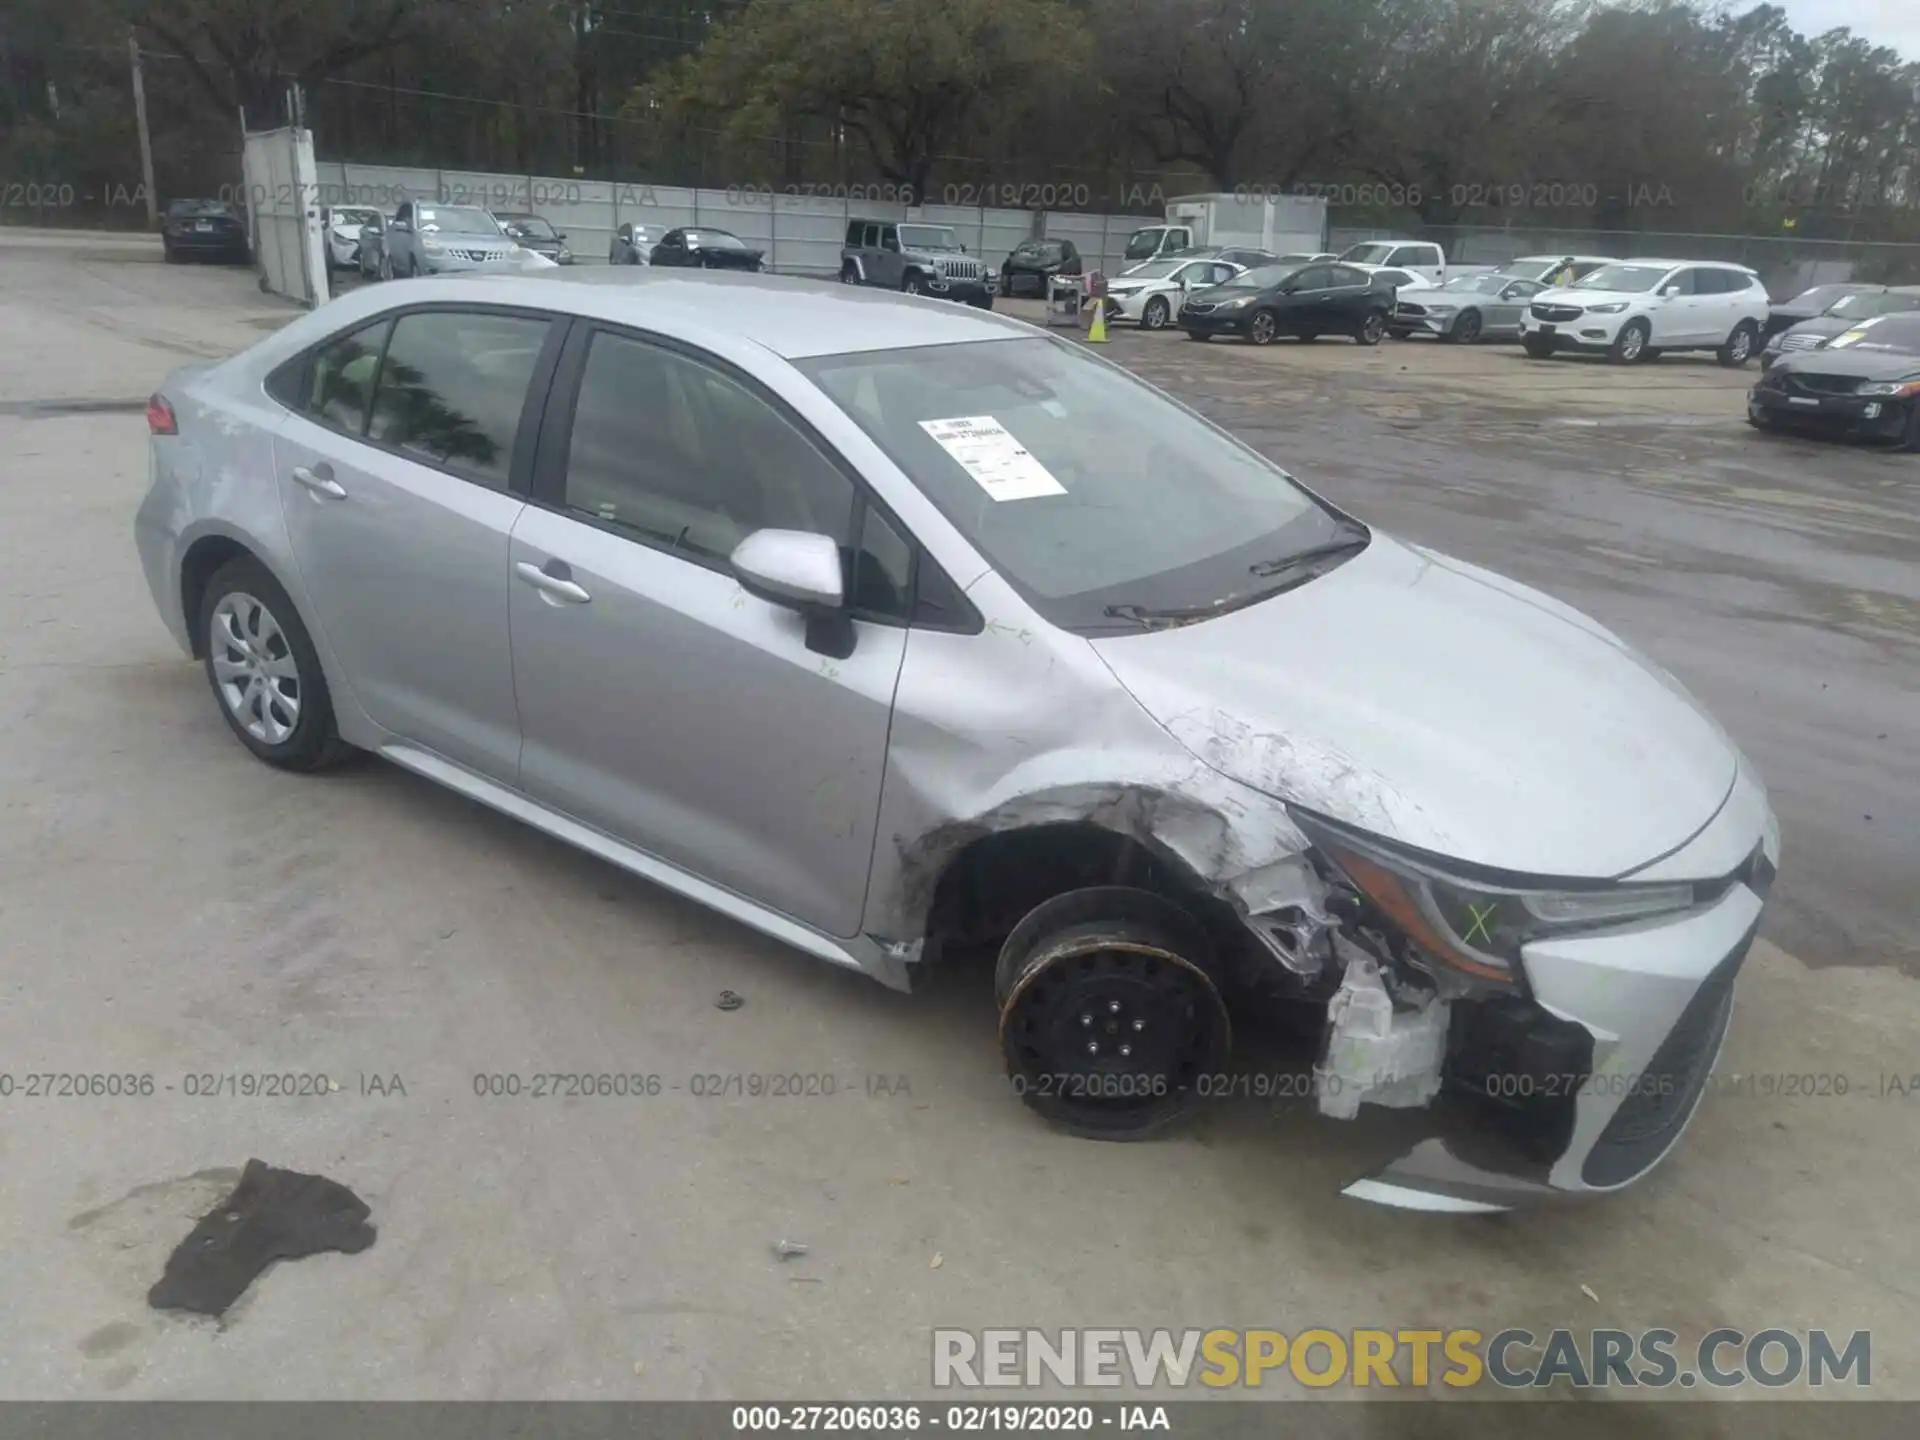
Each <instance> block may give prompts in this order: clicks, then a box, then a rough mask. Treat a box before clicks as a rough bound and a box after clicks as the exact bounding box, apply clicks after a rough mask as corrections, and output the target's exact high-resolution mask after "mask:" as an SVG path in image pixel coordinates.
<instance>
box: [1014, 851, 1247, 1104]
mask: <svg viewBox="0 0 1920 1440" xmlns="http://www.w3.org/2000/svg"><path fill="white" fill-rule="evenodd" d="M1221 973H1222V972H1221V968H1220V964H1219V961H1218V960H1217V958H1216V957H1215V955H1214V953H1213V947H1212V945H1211V944H1210V943H1209V941H1208V939H1207V935H1206V932H1205V931H1204V930H1203V929H1202V928H1201V927H1200V925H1199V924H1198V923H1196V922H1195V921H1194V919H1193V917H1192V916H1190V915H1188V914H1187V913H1186V912H1185V911H1184V910H1182V909H1181V908H1180V907H1179V906H1177V905H1175V904H1174V903H1173V902H1172V901H1170V900H1166V899H1163V898H1162V897H1160V896H1158V895H1154V894H1151V893H1149V892H1147V891H1144V890H1131V889H1126V888H1123V887H1120V886H1099V887H1095V888H1092V889H1086V890H1073V891H1068V892H1067V893H1066V894H1063V895H1056V896H1054V897H1053V898H1052V899H1050V900H1047V901H1044V902H1043V903H1041V904H1040V905H1038V906H1036V907H1035V908H1034V909H1033V910H1031V911H1030V912H1028V914H1027V916H1026V917H1025V918H1024V919H1023V920H1021V922H1020V923H1019V924H1018V925H1016V926H1014V928H1013V931H1012V933H1011V934H1009V935H1008V936H1007V939H1006V943H1005V944H1004V945H1002V947H1001V949H1000V958H999V962H998V964H997V965H996V966H995V970H994V999H995V1000H996V1002H997V1003H998V1004H999V1007H1000V1049H1001V1055H1002V1057H1003V1058H1004V1060H1005V1062H1006V1067H1007V1077H1008V1079H1009V1080H1010V1081H1011V1082H1012V1084H1013V1087H1014V1090H1015V1092H1016V1093H1017V1094H1018V1095H1019V1096H1020V1098H1021V1099H1022V1100H1023V1101H1024V1102H1025V1103H1026V1104H1027V1106H1028V1107H1029V1108H1031V1109H1032V1110H1034V1111H1035V1112H1036V1113H1037V1114H1039V1115H1041V1116H1043V1117H1044V1118H1045V1119H1047V1120H1049V1121H1051V1122H1052V1123H1054V1124H1056V1125H1058V1126H1060V1127H1061V1128H1063V1129H1065V1130H1066V1131H1068V1132H1069V1133H1070V1134H1074V1135H1079V1136H1083V1137H1085V1138H1087V1139H1095V1140H1139V1139H1142V1138H1144V1137H1146V1136H1148V1135H1150V1134H1152V1133H1154V1132H1155V1131H1157V1130H1160V1129H1162V1128H1164V1127H1165V1126H1167V1125H1168V1124H1170V1123H1172V1122H1173V1121H1175V1120H1178V1119H1179V1118H1180V1117H1182V1116H1183V1115H1185V1114H1187V1113H1188V1112H1190V1111H1191V1110H1192V1109H1193V1107H1194V1105H1195V1104H1197V1103H1198V1101H1199V1099H1200V1090H1201V1089H1202V1088H1203V1087H1204V1080H1203V1077H1205V1076H1208V1075H1210V1074H1213V1073H1216V1072H1217V1071H1218V1070H1219V1069H1220V1068H1221V1067H1222V1066H1223V1065H1224V1064H1225V1062H1226V1058H1227V1054H1228V1051H1229V1050H1230V1049H1231V1047H1232V1038H1233V1037H1232V1029H1231V1023H1230V1021H1229V1019H1228V1015H1227V1009H1226V1004H1225V1002H1224V1001H1223V1000H1222V998H1221Z"/></svg>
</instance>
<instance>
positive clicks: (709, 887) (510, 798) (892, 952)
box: [377, 740, 911, 990]
mask: <svg viewBox="0 0 1920 1440" xmlns="http://www.w3.org/2000/svg"><path fill="white" fill-rule="evenodd" d="M377 753H378V754H379V755H381V756H382V757H383V758H385V759H388V760H391V761H392V762H393V763H394V764H396V765H398V766H400V767H401V768H403V769H406V770H411V771H413V772H414V774H416V775H420V776H424V777H425V778H426V779H428V780H431V781H433V782H434V783H436V784H439V785H444V786H446V787H447V788H448V789H449V790H453V791H455V792H457V793H459V794H461V795H465V796H466V797H467V798H468V799H470V800H477V801H479V802H480V803H481V804H482V805H485V806H487V807H488V808H489V809H492V810H498V811H499V812H500V813H501V814H503V815H508V816H511V817H512V818H513V819H515V820H520V821H523V822H525V823H526V824H528V825H531V826H533V827H534V828H535V829H536V830H542V831H545V832H546V833H547V834H549V835H551V836H553V837H554V838H555V839H557V840H561V841H564V842H565V843H567V844H569V845H572V846H574V847H576V848H577V849H580V850H584V851H586V852H587V853H588V854H590V855H597V856H599V857H600V858H601V859H602V860H605V861H608V862H609V863H611V864H614V865H617V866H619V867H620V868H621V869H622V870H626V871H628V872H629V873H631V874H634V875H638V876H639V877H640V878H641V879H643V880H650V881H652V882H653V883H654V884H656V885H659V886H662V887H664V888H665V889H668V890H671V891H673V892H674V893H675V894H679V895H684V896H686V897H687V898H688V899H689V900H692V901H693V902H694V903H696V904H699V905H704V906H706V907H707V908H708V909H709V910H717V911H718V912H719V913H720V914H722V915H725V916H727V917H728V918H729V919H731V920H737V921H739V922H740V923H741V924H742V925H746V926H748V927H749V928H751V929H754V930H758V931H759V932H760V933H761V934H763V935H766V936H769V937H771V938H772V939H775V940H778V941H780V942H781V943H782V944H783V945H790V946H792V947H793V948H794V949H796V950H800V951H804V952H805V953H806V954H808V955H812V956H813V957H815V958H816V959H819V960H825V961H827V962H828V963H829V964H833V965H839V966H841V967H843V968H845V969H848V970H857V971H859V972H860V973H861V974H863V975H867V976H870V977H872V978H873V979H875V980H878V981H879V982H880V983H881V984H883V985H885V986H887V987H888V988H889V989H893V990H906V989H909V988H910V986H911V980H910V977H909V974H908V957H907V956H905V955H903V954H901V953H900V952H899V949H898V947H883V946H881V945H880V944H878V943H877V942H875V941H872V940H869V939H868V938H867V937H865V936H858V937H855V938H853V939H850V940H844V939H840V938H837V937H835V936H831V935H823V934H821V933H820V932H819V931H817V930H814V929H813V928H811V927H810V926H806V925H803V924H801V923H800V922H799V921H797V920H794V919H792V918H790V917H788V916H786V915H782V914H780V913H779V912H777V911H774V910H769V909H768V908H766V907H765V906H764V905H761V904H759V903H758V902H756V901H753V900H749V899H747V898H746V897H745V896H744V895H739V894H736V893H735V892H734V891H732V890H728V889H726V888H724V887H723V886H719V885H715V884H714V883H712V882H711V881H709V880H703V879H701V878H700V877H699V876H698V875H695V874H693V873H691V872H690V871H687V870H683V869H681V868H680V867H679V866H677V865H675V864H673V863H671V862H670V861H666V860H662V859H661V858H660V857H659V856H657V855H650V854H648V853H647V852H646V851H644V850H640V849H637V848H635V847H634V846H632V845H629V844H627V843H626V842H625V841H622V840H616V839H615V838H614V837H613V836H611V835H608V834H605V833H604V832H602V831H599V830H596V829H594V828H593V827H592V826H590V825H584V824H582V823H581V822H580V821H578V820H575V819H574V818H573V817H571V816H569V815H565V814H562V813H561V812H560V811H558V810H553V809H550V808H548V807H547V806H545V805H542V804H541V803H540V802H539V801H537V800H534V799H532V798H530V797H528V796H526V795H524V794H522V793H521V792H519V791H517V790H512V789H509V788H508V787H506V786H504V785H501V784H499V783H497V782H495V781H492V780H489V779H487V778H486V777H485V776H483V775H478V774H476V773H474V772H473V771H471V770H469V769H467V768H466V767H465V766H463V765H456V764H454V763H453V762H452V761H451V760H447V759H445V758H444V757H442V756H440V755H436V754H435V753H434V752H432V751H431V750H425V749H422V748H420V747H419V746H417V745H410V744H407V743H406V742H405V741H398V740H395V741H388V742H386V743H384V744H382V745H380V746H379V747H378V748H377Z"/></svg>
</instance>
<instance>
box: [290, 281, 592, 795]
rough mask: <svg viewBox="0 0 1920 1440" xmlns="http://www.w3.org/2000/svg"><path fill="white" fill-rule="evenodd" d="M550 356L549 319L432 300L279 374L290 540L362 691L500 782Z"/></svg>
mask: <svg viewBox="0 0 1920 1440" xmlns="http://www.w3.org/2000/svg"><path fill="white" fill-rule="evenodd" d="M557 356H558V336H557V332H556V331H555V329H554V326H553V324H552V321H551V320H550V318H549V317H547V316H545V315H541V314H535V313H528V312H526V311H517V310H511V309H496V308H489V307H474V306H450V305H428V306H423V307H419V308H415V309H411V310H407V311H403V312H401V313H400V314H399V316H398V317H397V319H391V320H389V319H381V320H379V321H376V322H374V323H372V324H370V325H367V326H365V327H363V328H361V329H358V330H356V331H354V332H353V333H351V334H349V335H346V336H342V337H339V338H337V339H335V340H333V341H330V342H328V343H327V344H325V345H322V346H320V347H318V348H317V349H316V351H315V352H314V354H313V355H312V356H311V357H310V358H309V359H307V360H304V361H302V362H299V363H298V364H296V366H295V367H293V370H292V371H291V372H289V373H287V374H285V375H282V376H281V378H280V384H281V386H282V389H283V391H287V392H290V393H289V398H290V399H291V400H293V401H294V402H295V409H294V412H293V413H292V414H290V415H289V416H288V417H287V419H286V420H285V421H284V422H282V424H281V426H280V428H279V429H278V430H277V431H276V432H275V434H274V441H273V449H274V464H275V469H276V472H277V477H278V485H279V489H280V496H281V506H282V509H283V510H284V512H285V515H286V521H287V534H288V537H289V539H290V541H291V543H292V548H293V555H294V560H295V563H297V564H298V565H299V567H300V573H301V576H302V578H303V580H304V581H305V583H306V588H307V591H308V593H309V594H310V595H311V596H312V603H313V609H314V614H313V615H312V616H311V617H310V618H311V619H312V620H313V621H314V625H315V628H316V629H317V630H318V631H320V633H321V634H322V635H324V636H325V638H326V641H327V644H328V645H329V646H330V647H331V649H332V650H333V653H334V654H335V655H336V656H337V657H338V659H339V662H340V668H341V674H342V675H343V677H344V678H345V680H346V682H347V684H348V685H349V686H350V687H351V689H352V691H353V695H354V698H355V699H357V700H358V701H359V703H360V707H361V708H362V709H363V710H365V711H366V713H367V715H368V717H369V718H370V719H372V720H373V721H374V723H376V724H378V725H380V726H382V727H383V728H384V729H386V730H389V731H391V732H392V733H393V734H395V735H397V736H399V737H401V738H402V739H405V740H408V741H411V742H413V743H414V744H416V745H419V746H422V747H424V748H426V749H428V750H432V751H434V752H435V753H436V754H439V755H441V756H444V757H445V758H447V759H449V760H452V761H454V762H456V763H457V764H460V765H464V766H467V767H468V768H470V769H473V770H477V771H479V772H481V773H482V774H485V775H488V776H490V777H492V778H494V779H496V780H499V781H502V782H504V783H508V784H511V783H512V782H513V779H514V776H515V774H516V773H517V769H518V763H519V751H520V730H519V721H518V717H517V715H516V712H515V707H514V697H513V668H512V661H511V658H510V654H509V651H508V635H507V598H508V597H507V591H508V575H509V570H508V565H507V538H508V536H509V534H510V533H511V532H512V529H513V524H514V521H515V520H516V519H517V518H518V517H519V514H520V512H521V510H522V508H524V500H523V498H522V495H521V494H517V493H515V488H516V481H517V482H518V488H520V489H521V490H524V488H525V481H526V477H528V476H529V475H530V474H531V472H532V462H533V453H532V439H533V435H534V428H533V426H532V424H531V421H530V420H529V418H528V417H529V416H530V415H532V414H534V413H537V408H536V406H535V403H534V402H535V399H536V398H540V397H536V395H535V392H536V391H538V390H541V389H543V388H544V387H543V383H542V381H541V380H540V379H538V378H537V377H542V376H544V375H546V374H550V373H551V370H552V367H553V364H554V362H555V360H556V359H557ZM284 368H285V367H283V369H284ZM277 373H278V372H277Z"/></svg>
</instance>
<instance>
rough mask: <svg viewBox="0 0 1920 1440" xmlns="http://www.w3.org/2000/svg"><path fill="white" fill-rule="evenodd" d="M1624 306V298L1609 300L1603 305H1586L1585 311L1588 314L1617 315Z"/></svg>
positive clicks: (1625, 303)
mask: <svg viewBox="0 0 1920 1440" xmlns="http://www.w3.org/2000/svg"><path fill="white" fill-rule="evenodd" d="M1626 308H1627V302H1626V301H1624V300H1609V301H1608V302H1607V303H1606V304H1604V305H1589V306H1587V313H1588V314H1589V315H1618V314H1619V313H1620V312H1621V311H1622V310H1624V309H1626Z"/></svg>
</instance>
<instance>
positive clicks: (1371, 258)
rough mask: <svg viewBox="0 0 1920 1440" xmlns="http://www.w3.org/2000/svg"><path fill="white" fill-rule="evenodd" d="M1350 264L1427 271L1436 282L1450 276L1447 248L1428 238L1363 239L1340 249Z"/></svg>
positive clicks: (1425, 272)
mask: <svg viewBox="0 0 1920 1440" xmlns="http://www.w3.org/2000/svg"><path fill="white" fill-rule="evenodd" d="M1340 259H1341V260H1342V261H1344V262H1345V263H1347V264H1349V265H1392V266H1396V267H1397V268H1399V269H1401V270H1412V271H1415V272H1416V273H1418V274H1420V275H1424V276H1425V277H1426V278H1427V279H1428V280H1430V281H1432V282H1433V283H1434V284H1435V285H1439V284H1442V283H1444V282H1445V280H1446V278H1447V252H1446V251H1444V250H1442V249H1441V248H1440V247H1439V246H1438V245H1435V244H1434V243H1433V242H1432V241H1429V240H1363V241H1361V242H1360V243H1359V244H1358V245H1349V246H1348V247H1347V248H1346V249H1344V250H1342V251H1341V252H1340Z"/></svg>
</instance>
